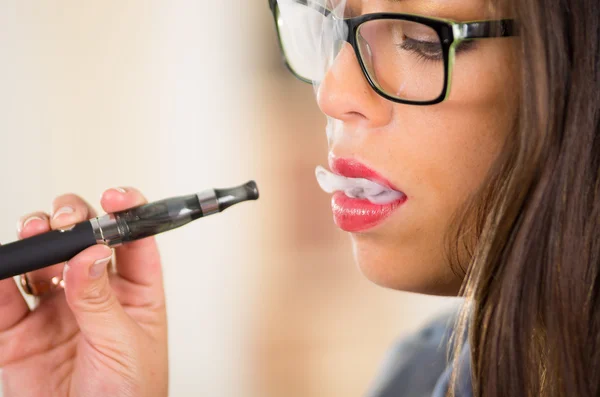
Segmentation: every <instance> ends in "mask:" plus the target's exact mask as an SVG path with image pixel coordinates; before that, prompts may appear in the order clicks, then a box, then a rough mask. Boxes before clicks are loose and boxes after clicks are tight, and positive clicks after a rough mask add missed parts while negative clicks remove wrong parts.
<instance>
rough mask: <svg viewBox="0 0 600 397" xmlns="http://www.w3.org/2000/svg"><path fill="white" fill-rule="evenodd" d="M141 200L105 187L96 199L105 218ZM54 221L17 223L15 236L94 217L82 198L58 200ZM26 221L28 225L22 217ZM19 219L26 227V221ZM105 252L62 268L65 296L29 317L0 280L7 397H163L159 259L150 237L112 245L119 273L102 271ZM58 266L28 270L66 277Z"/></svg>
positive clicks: (48, 299)
mask: <svg viewBox="0 0 600 397" xmlns="http://www.w3.org/2000/svg"><path fill="white" fill-rule="evenodd" d="M144 203H146V199H145V198H144V197H143V196H142V194H141V193H140V192H138V191H137V190H135V189H133V188H128V189H126V192H125V193H122V192H120V191H118V190H114V189H110V190H108V191H106V192H105V193H104V194H103V196H102V199H101V204H102V208H103V209H104V211H106V212H115V211H120V210H124V209H127V208H131V207H134V206H137V205H141V204H144ZM66 206H67V207H71V208H73V209H74V212H72V213H66V214H64V213H63V214H61V215H59V216H57V217H56V218H55V219H54V218H53V216H51V215H50V214H46V213H44V212H35V213H32V214H29V215H26V216H24V217H23V218H22V219H21V220H20V221H19V227H18V228H19V232H18V235H19V238H27V237H30V236H33V235H36V234H40V233H44V232H47V231H49V230H51V229H52V230H55V229H58V228H61V227H65V226H68V225H72V224H74V223H78V222H81V221H83V220H86V219H90V218H93V217H95V216H96V212H95V211H94V209H93V208H91V206H90V205H88V204H87V203H86V202H85V201H84V200H83V199H81V198H80V197H78V196H76V195H72V194H68V195H64V196H60V197H58V198H56V200H55V201H54V203H53V209H54V210H53V214H57V213H58V212H57V211H58V210H59V209H60V208H63V207H66ZM29 219H31V220H30V221H27V220H29ZM24 223H26V225H24ZM111 254H112V251H111V249H109V248H107V247H105V246H102V245H97V246H93V247H90V248H88V249H86V250H85V251H83V252H81V253H80V254H78V255H77V256H75V257H74V258H73V259H72V260H71V261H69V262H68V271H66V273H65V290H64V291H62V290H58V291H55V292H53V293H50V294H48V295H45V296H43V297H41V298H40V303H39V305H38V306H37V308H36V309H35V310H34V311H30V310H29V307H28V306H27V304H26V302H25V300H24V299H23V298H22V296H21V294H20V292H19V291H18V289H17V286H16V284H15V283H14V282H13V280H12V279H7V280H3V281H0V311H1V312H2V316H0V367H1V368H2V383H3V387H4V395H5V396H6V397H11V396H23V397H27V396H32V397H33V396H86V397H88V396H89V397H93V396H166V395H167V393H168V364H167V356H168V350H167V319H166V311H165V296H164V291H163V279H162V271H161V262H160V256H159V252H158V249H157V246H156V243H155V241H154V239H153V238H148V239H144V240H141V241H137V242H134V243H132V244H129V245H127V246H122V247H119V248H117V249H115V258H116V261H117V263H118V266H117V272H116V273H114V272H107V264H106V262H104V264H103V263H102V262H100V267H99V269H94V270H92V265H93V264H94V263H95V262H96V261H99V260H100V261H101V260H102V259H105V258H109V257H110V256H111ZM64 267H65V266H64V265H62V264H61V265H55V266H52V267H49V268H46V269H43V270H39V271H37V272H34V273H31V275H30V279H31V280H32V281H35V280H48V279H50V278H51V277H53V276H56V275H58V274H61V273H62V272H63V271H64Z"/></svg>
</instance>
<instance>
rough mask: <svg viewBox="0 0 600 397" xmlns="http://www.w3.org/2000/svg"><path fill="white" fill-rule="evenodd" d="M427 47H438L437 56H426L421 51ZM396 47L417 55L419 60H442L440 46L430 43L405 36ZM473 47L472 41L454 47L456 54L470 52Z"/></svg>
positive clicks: (473, 42) (424, 52)
mask: <svg viewBox="0 0 600 397" xmlns="http://www.w3.org/2000/svg"><path fill="white" fill-rule="evenodd" d="M428 45H429V46H435V47H439V55H435V56H429V55H426V52H427V51H423V49H424V47H426V46H428ZM396 46H397V47H398V48H400V49H402V50H405V51H410V52H412V53H414V54H415V55H417V56H418V57H419V60H423V61H432V62H439V61H441V60H442V56H443V53H442V47H441V45H439V46H438V45H436V44H434V43H431V42H426V41H419V40H415V39H411V38H410V37H407V36H405V37H404V40H403V42H402V43H400V44H397V45H396ZM474 47H475V41H472V40H469V41H463V42H462V43H460V44H459V45H458V46H457V47H456V54H460V53H463V52H466V51H470V50H472V49H473V48H474Z"/></svg>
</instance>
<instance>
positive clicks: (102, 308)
mask: <svg viewBox="0 0 600 397" xmlns="http://www.w3.org/2000/svg"><path fill="white" fill-rule="evenodd" d="M111 258H112V250H111V249H110V248H109V247H107V246H105V245H96V246H93V247H90V248H88V249H86V250H84V251H82V252H81V253H79V254H78V255H77V256H75V257H74V258H73V259H71V260H70V261H69V262H68V263H67V264H66V265H65V268H64V271H63V280H64V283H65V295H66V298H67V303H68V305H69V307H70V308H71V311H72V312H73V314H74V315H75V319H76V321H77V323H78V325H79V328H80V329H81V332H82V333H83V336H84V337H85V338H86V340H87V341H88V342H89V343H91V344H92V345H96V346H97V347H101V346H103V345H107V344H108V345H109V346H113V347H114V346H115V344H117V345H118V344H119V342H121V343H125V344H126V343H127V338H126V335H127V334H128V332H127V331H128V330H131V329H132V327H131V324H132V320H131V319H130V318H129V316H127V314H126V313H125V311H124V310H123V307H122V306H121V304H120V303H119V301H118V299H117V297H116V296H115V294H114V292H113V290H112V288H111V286H110V283H109V279H108V272H107V266H108V263H109V262H110V260H111Z"/></svg>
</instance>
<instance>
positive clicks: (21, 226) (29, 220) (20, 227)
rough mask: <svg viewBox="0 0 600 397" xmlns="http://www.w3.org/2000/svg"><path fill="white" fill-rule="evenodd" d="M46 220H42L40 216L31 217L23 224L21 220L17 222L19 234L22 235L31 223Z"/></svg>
mask: <svg viewBox="0 0 600 397" xmlns="http://www.w3.org/2000/svg"><path fill="white" fill-rule="evenodd" d="M43 220H44V219H42V218H40V217H39V216H30V217H29V218H27V219H25V220H24V221H23V222H21V221H20V220H19V221H18V222H17V232H19V233H21V232H22V231H23V229H25V226H27V224H28V223H29V222H31V221H43Z"/></svg>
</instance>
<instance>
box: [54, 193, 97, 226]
mask: <svg viewBox="0 0 600 397" xmlns="http://www.w3.org/2000/svg"><path fill="white" fill-rule="evenodd" d="M95 217H96V211H95V210H94V208H92V206H91V205H89V204H88V203H87V202H86V201H85V200H84V199H82V198H81V197H79V196H77V195H75V194H65V195H62V196H59V197H57V198H56V199H55V200H54V202H53V203H52V219H51V220H50V226H51V227H52V229H53V230H56V229H61V228H64V227H67V226H71V225H74V224H76V223H80V222H83V221H86V220H88V219H90V218H95Z"/></svg>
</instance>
